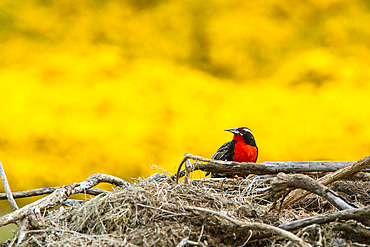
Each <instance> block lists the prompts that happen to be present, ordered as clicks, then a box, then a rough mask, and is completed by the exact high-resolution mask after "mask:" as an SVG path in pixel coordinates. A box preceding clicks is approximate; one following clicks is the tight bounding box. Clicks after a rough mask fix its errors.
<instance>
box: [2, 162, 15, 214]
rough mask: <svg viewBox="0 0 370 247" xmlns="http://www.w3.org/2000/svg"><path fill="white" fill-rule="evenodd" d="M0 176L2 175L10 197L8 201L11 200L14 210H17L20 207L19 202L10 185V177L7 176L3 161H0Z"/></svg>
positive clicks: (7, 194) (5, 188) (6, 191)
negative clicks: (14, 196) (15, 198)
mask: <svg viewBox="0 0 370 247" xmlns="http://www.w3.org/2000/svg"><path fill="white" fill-rule="evenodd" d="M0 176H1V182H2V183H3V186H4V190H5V193H6V197H7V198H8V201H9V203H10V206H11V207H12V209H13V211H15V210H17V209H18V205H17V203H16V202H15V200H14V198H13V195H12V191H11V190H10V186H9V183H8V179H7V178H6V175H5V171H4V168H3V164H2V163H1V162H0Z"/></svg>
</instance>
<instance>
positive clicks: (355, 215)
mask: <svg viewBox="0 0 370 247" xmlns="http://www.w3.org/2000/svg"><path fill="white" fill-rule="evenodd" d="M360 218H363V219H369V218H370V206H367V207H363V208H354V209H346V210H342V211H339V212H336V213H332V214H326V215H319V216H315V217H310V218H305V219H300V220H295V221H291V222H288V223H284V224H281V225H279V228H282V229H285V230H288V231H293V230H296V229H299V228H302V227H305V226H308V225H312V224H325V223H328V222H332V221H338V220H351V219H354V220H357V219H360Z"/></svg>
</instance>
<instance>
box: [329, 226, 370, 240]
mask: <svg viewBox="0 0 370 247" xmlns="http://www.w3.org/2000/svg"><path fill="white" fill-rule="evenodd" d="M331 226H332V227H333V230H336V231H345V232H348V233H354V234H356V235H360V236H362V237H363V238H365V239H370V229H369V228H365V227H363V226H361V225H360V224H358V223H357V222H349V223H340V222H334V223H332V224H331Z"/></svg>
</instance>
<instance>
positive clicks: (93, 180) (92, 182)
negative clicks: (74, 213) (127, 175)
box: [0, 173, 130, 200]
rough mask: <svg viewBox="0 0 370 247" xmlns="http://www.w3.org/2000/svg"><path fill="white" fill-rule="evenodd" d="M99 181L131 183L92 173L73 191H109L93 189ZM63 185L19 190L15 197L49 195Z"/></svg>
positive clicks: (91, 193)
mask: <svg viewBox="0 0 370 247" xmlns="http://www.w3.org/2000/svg"><path fill="white" fill-rule="evenodd" d="M99 183H111V184H113V185H116V186H129V185H130V183H128V182H126V181H125V180H123V179H121V178H118V177H114V176H112V175H107V174H100V173H96V174H93V175H91V176H90V177H89V178H87V179H86V180H85V181H83V182H81V183H79V184H78V186H77V187H76V188H75V189H74V191H72V194H78V193H84V194H89V195H94V196H96V195H99V194H102V193H106V192H107V191H105V190H102V189H93V188H92V187H94V186H96V185H98V184H99ZM62 187H63V186H59V187H49V188H39V189H33V190H26V191H19V192H13V193H12V194H13V197H14V198H24V197H32V196H39V195H47V194H51V193H53V192H54V191H56V190H57V189H61V188H62ZM6 198H7V194H6V193H0V200H4V199H6Z"/></svg>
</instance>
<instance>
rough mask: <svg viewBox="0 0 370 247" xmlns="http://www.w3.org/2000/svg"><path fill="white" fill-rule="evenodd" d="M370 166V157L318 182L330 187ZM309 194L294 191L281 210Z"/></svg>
mask: <svg viewBox="0 0 370 247" xmlns="http://www.w3.org/2000/svg"><path fill="white" fill-rule="evenodd" d="M369 165H370V156H367V157H365V158H363V159H361V160H359V161H357V162H356V163H354V164H352V165H349V166H346V167H344V168H342V169H340V170H338V171H336V172H333V173H329V174H327V175H325V176H324V177H322V178H320V179H318V182H319V183H321V184H323V185H328V184H330V183H332V182H335V181H337V180H339V179H342V178H345V177H348V176H351V175H352V174H354V173H356V172H358V171H360V170H362V169H364V168H366V167H368V166H369ZM308 194H309V192H306V191H303V190H301V189H298V190H295V191H292V192H291V193H290V194H289V195H288V196H287V197H286V198H285V200H284V202H283V204H282V205H281V208H282V209H284V208H287V207H289V206H290V205H292V204H293V203H294V202H296V201H298V200H299V199H301V198H303V197H305V196H306V195H308Z"/></svg>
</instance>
